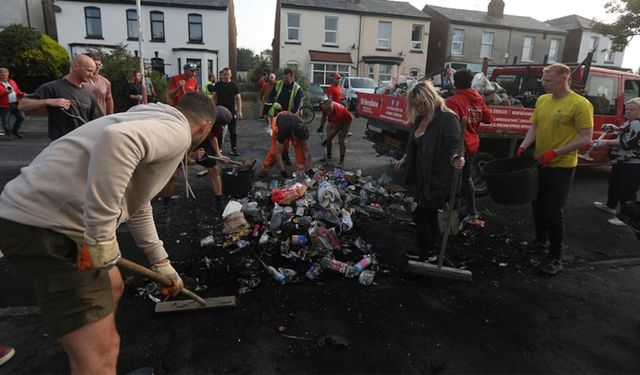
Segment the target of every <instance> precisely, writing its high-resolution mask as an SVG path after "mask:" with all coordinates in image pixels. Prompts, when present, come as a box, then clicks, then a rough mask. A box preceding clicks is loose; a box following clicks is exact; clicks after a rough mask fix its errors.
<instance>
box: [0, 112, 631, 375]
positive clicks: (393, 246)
mask: <svg viewBox="0 0 640 375" xmlns="http://www.w3.org/2000/svg"><path fill="white" fill-rule="evenodd" d="M314 121H315V123H314V124H312V126H311V132H310V133H311V137H312V140H311V151H312V155H314V160H317V159H319V158H320V156H321V151H320V145H319V143H320V141H319V139H316V135H315V132H314V131H313V130H315V127H316V126H317V125H319V119H316V120H314ZM364 128H365V121H364V120H362V119H355V120H354V123H353V125H352V128H351V130H352V132H353V136H352V137H351V138H350V139H349V142H350V143H349V146H348V148H349V152H348V155H347V161H346V163H345V168H346V169H350V170H357V169H360V170H361V171H362V174H363V175H372V176H374V177H378V176H380V175H382V174H383V173H386V174H388V175H393V168H392V166H393V160H390V159H389V158H386V157H377V156H376V155H375V152H374V151H373V149H372V148H371V145H370V144H369V143H368V142H366V141H364V140H363V138H362V137H363V135H364ZM265 129H266V125H265V124H264V123H263V122H260V121H258V120H255V119H254V120H243V121H240V122H239V124H238V133H239V144H238V148H239V152H240V154H241V156H240V158H241V159H250V158H255V159H258V160H261V159H262V157H263V156H264V154H265V152H266V148H267V147H268V142H269V140H268V135H267V134H266V132H265ZM23 130H24V133H25V139H20V140H14V141H12V142H8V141H6V140H4V139H0V186H4V184H5V183H6V182H7V181H9V180H11V179H12V178H13V177H15V176H16V175H17V174H18V173H19V169H20V168H21V167H23V166H25V165H27V164H28V163H29V162H30V161H31V160H32V159H33V158H34V157H35V156H36V155H37V154H38V152H40V150H41V149H42V148H43V147H45V146H46V144H47V143H48V140H47V138H46V119H45V118H29V119H28V120H27V121H25V123H24V125H23ZM227 142H228V141H227ZM223 149H224V150H228V149H229V147H228V143H225V145H224V147H223ZM334 149H335V151H334V152H336V151H337V145H336V146H335V147H334ZM336 155H337V154H336ZM336 155H334V156H336ZM197 172H198V169H197V168H192V169H191V171H190V181H191V185H192V187H193V188H194V190H195V191H196V194H200V195H202V194H204V195H206V194H207V192H208V191H209V188H208V185H207V184H208V180H207V179H206V178H198V177H197V175H196V173H197ZM276 173H277V172H276V171H275V170H274V171H273V174H274V175H275V174H276ZM607 177H608V168H587V169H580V170H579V171H578V172H577V175H576V180H575V183H574V185H573V187H572V191H571V194H570V197H569V201H568V204H567V210H566V211H567V233H566V237H567V241H566V245H567V249H566V251H565V254H564V259H565V265H566V268H567V269H566V271H565V272H563V273H561V274H559V275H557V276H555V277H547V276H543V275H540V274H538V273H537V272H535V270H534V269H533V267H531V265H530V264H529V263H530V262H529V258H528V256H524V255H522V254H520V253H517V248H518V244H521V243H522V242H523V241H527V240H530V239H531V235H532V223H531V210H530V207H529V206H527V205H525V206H501V205H497V204H495V203H493V202H492V201H491V200H490V198H489V197H482V198H480V199H479V201H478V205H479V208H480V209H481V215H482V217H483V218H485V220H486V221H487V226H486V228H485V229H484V230H483V231H484V232H482V236H481V238H482V239H483V241H484V242H485V243H478V247H480V245H482V246H484V247H485V248H486V245H487V243H491V244H495V246H497V247H505V248H508V249H510V251H512V252H511V254H512V256H511V257H510V258H505V259H498V258H496V259H488V260H487V261H486V263H483V264H485V266H483V268H477V269H474V270H473V272H474V283H473V284H461V283H451V282H446V281H434V280H428V279H424V278H420V277H415V276H411V275H405V274H403V273H402V271H401V269H400V268H391V269H390V271H389V273H388V274H381V275H379V276H378V277H376V283H375V284H374V286H372V287H369V288H362V287H360V286H359V285H358V284H357V283H355V284H350V285H349V286H346V285H345V283H344V280H339V279H336V278H330V279H327V280H325V281H323V282H320V283H301V284H295V285H294V284H292V285H287V286H285V287H277V286H275V285H274V284H265V285H261V286H260V288H258V289H257V290H255V291H254V292H253V293H251V294H249V295H246V296H243V297H242V298H241V305H240V306H239V307H238V308H236V309H232V310H227V311H224V312H222V311H220V312H218V311H216V312H208V313H204V312H203V313H193V315H188V318H187V316H186V315H184V314H181V315H177V316H171V317H166V316H156V315H154V314H152V313H151V307H150V306H149V304H148V303H144V302H142V301H141V300H140V299H139V298H138V299H136V298H135V297H134V296H132V294H128V295H126V296H125V298H124V299H123V302H122V304H121V307H120V309H119V316H118V326H119V330H120V332H121V335H122V348H121V354H120V361H119V367H118V369H119V373H120V372H122V373H126V372H128V371H131V370H133V369H135V368H138V367H144V366H152V367H154V368H155V369H156V373H419V374H424V373H504V372H507V373H576V374H577V373H580V374H582V373H638V369H639V368H640V356H638V353H640V318H639V317H638V311H640V294H639V293H638V289H639V287H638V285H640V267H638V265H640V246H638V245H639V244H640V242H639V241H638V239H637V238H636V237H635V235H634V233H632V231H631V230H630V229H629V228H625V227H613V226H611V225H609V224H607V222H606V219H608V216H606V214H604V213H602V212H601V211H598V210H595V209H593V208H592V207H591V205H592V202H593V201H595V200H601V199H602V198H603V197H604V196H605V195H606V187H607ZM181 189H184V185H183V183H182V182H181V181H179V185H178V192H180V191H181ZM179 194H180V193H179ZM182 195H183V196H184V194H182ZM180 199H181V198H180ZM203 199H206V198H203ZM181 201H183V200H182V199H181ZM190 225H192V222H191V221H188V222H185V223H184V226H183V227H181V228H180V230H178V232H177V233H178V235H177V238H175V237H168V238H171V242H170V243H169V242H167V241H166V240H165V241H166V242H165V243H167V244H169V245H171V246H172V251H170V252H171V254H172V257H173V256H175V257H177V258H180V257H188V256H189V253H188V252H181V251H183V250H184V249H183V248H180V250H177V249H173V247H177V246H178V245H181V246H183V247H184V246H186V245H185V243H188V241H184V239H185V236H188V233H190V232H189V226H190ZM364 232H365V233H367V234H368V235H369V236H370V237H369V239H368V240H369V241H370V242H371V243H373V246H374V250H375V251H376V253H383V254H386V253H389V254H395V255H396V257H395V258H394V259H398V258H399V257H401V255H402V254H403V253H404V250H405V249H406V248H408V247H410V246H411V244H412V243H413V242H414V240H413V238H410V237H412V236H413V234H412V233H413V228H412V227H409V226H408V225H407V224H402V223H389V222H387V223H379V225H378V226H376V223H371V227H370V228H365V229H364ZM171 235H175V233H173V234H171ZM160 236H161V238H163V239H166V238H167V237H165V234H164V233H163V231H162V230H160ZM166 236H169V234H166ZM129 237H130V236H129ZM119 238H121V240H122V241H123V242H124V244H123V245H122V246H121V247H122V248H123V252H125V253H127V252H128V253H129V254H131V257H132V258H133V259H134V260H135V259H140V256H139V254H138V255H137V258H136V257H135V256H134V255H133V253H134V252H135V249H132V247H133V246H132V244H131V240H130V238H127V230H126V228H121V229H120V230H119ZM181 239H183V241H182V242H181V243H180V240H181ZM197 240H199V239H197ZM461 241H462V240H461ZM469 241H471V240H469ZM514 242H515V243H516V244H515V245H514ZM514 249H516V250H514ZM485 250H486V249H484V248H483V251H485ZM185 251H188V250H185ZM478 251H480V250H478ZM483 254H484V253H483ZM389 258H391V257H389ZM0 285H2V287H1V288H0V345H11V346H14V347H15V348H16V355H15V357H14V358H13V359H12V360H11V361H10V362H9V363H7V364H5V365H4V366H3V367H1V368H0V373H10V374H14V373H15V374H24V373H29V374H36V373H64V372H68V367H67V364H66V357H65V355H64V352H63V351H62V350H61V349H60V348H59V346H58V345H57V343H56V341H55V339H54V338H53V337H51V336H50V335H49V334H48V333H47V331H46V329H45V328H44V327H43V326H42V324H41V322H40V316H39V312H38V308H37V307H36V306H35V297H34V295H33V292H32V291H31V288H30V285H29V283H28V282H27V281H26V280H25V279H24V277H23V276H22V275H20V274H19V273H17V272H15V271H14V270H13V269H12V267H11V266H10V265H9V264H8V263H7V262H6V260H4V259H3V258H0ZM214 289H215V286H214ZM211 292H212V293H214V294H215V293H216V291H215V290H214V291H211ZM217 292H218V293H220V291H217ZM225 292H226V291H225ZM283 326H286V327H288V331H286V333H287V335H283V334H282V332H280V327H283ZM318 337H320V338H324V339H325V340H324V341H322V342H323V343H324V344H322V345H320V344H318V343H319V342H320V341H318V340H317V338H318ZM327 342H329V344H327Z"/></svg>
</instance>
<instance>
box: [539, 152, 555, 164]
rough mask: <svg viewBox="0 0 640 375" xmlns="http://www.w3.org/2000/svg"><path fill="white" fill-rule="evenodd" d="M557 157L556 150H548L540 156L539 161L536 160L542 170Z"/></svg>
mask: <svg viewBox="0 0 640 375" xmlns="http://www.w3.org/2000/svg"><path fill="white" fill-rule="evenodd" d="M557 156H558V153H557V152H556V150H549V151H547V152H545V153H544V154H542V155H541V156H540V160H538V165H540V166H541V167H542V168H544V167H546V166H548V165H549V163H551V162H552V161H553V159H555V158H556V157H557Z"/></svg>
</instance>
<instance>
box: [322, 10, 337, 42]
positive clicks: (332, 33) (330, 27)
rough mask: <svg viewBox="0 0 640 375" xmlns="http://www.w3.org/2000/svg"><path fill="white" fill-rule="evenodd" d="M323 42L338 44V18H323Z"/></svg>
mask: <svg viewBox="0 0 640 375" xmlns="http://www.w3.org/2000/svg"><path fill="white" fill-rule="evenodd" d="M324 42H325V43H326V44H338V17H329V16H325V17H324Z"/></svg>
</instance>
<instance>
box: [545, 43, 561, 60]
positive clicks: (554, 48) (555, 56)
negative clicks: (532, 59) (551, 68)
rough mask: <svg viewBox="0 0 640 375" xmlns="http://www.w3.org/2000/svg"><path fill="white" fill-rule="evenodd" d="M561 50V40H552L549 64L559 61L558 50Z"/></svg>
mask: <svg viewBox="0 0 640 375" xmlns="http://www.w3.org/2000/svg"><path fill="white" fill-rule="evenodd" d="M559 49H560V39H551V44H550V45H549V58H548V59H547V60H548V62H550V63H554V62H556V61H558V50H559Z"/></svg>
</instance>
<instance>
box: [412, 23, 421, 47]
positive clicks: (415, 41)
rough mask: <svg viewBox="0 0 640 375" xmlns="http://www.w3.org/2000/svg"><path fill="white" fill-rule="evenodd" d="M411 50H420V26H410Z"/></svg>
mask: <svg viewBox="0 0 640 375" xmlns="http://www.w3.org/2000/svg"><path fill="white" fill-rule="evenodd" d="M411 49H412V50H422V25H413V26H411Z"/></svg>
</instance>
